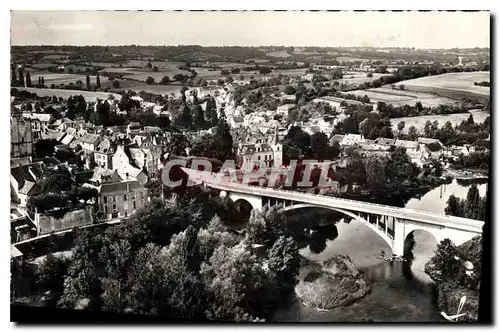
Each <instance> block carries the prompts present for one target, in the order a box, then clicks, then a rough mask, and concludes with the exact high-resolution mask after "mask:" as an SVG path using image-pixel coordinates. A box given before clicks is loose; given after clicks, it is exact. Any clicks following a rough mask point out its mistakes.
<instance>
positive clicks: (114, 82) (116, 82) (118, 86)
mask: <svg viewBox="0 0 500 332" xmlns="http://www.w3.org/2000/svg"><path fill="white" fill-rule="evenodd" d="M113 88H115V89H118V88H120V82H119V81H118V80H114V81H113Z"/></svg>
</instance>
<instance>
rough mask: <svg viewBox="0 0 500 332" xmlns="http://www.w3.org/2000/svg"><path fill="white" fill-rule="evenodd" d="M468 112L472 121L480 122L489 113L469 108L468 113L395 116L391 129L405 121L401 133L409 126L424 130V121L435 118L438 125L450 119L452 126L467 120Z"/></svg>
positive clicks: (406, 130)
mask: <svg viewBox="0 0 500 332" xmlns="http://www.w3.org/2000/svg"><path fill="white" fill-rule="evenodd" d="M469 114H472V115H473V117H474V122H476V123H482V122H483V121H484V120H485V119H486V118H487V117H488V116H489V115H490V114H489V113H488V112H484V111H480V110H471V111H469V113H457V114H444V115H423V116H414V117H404V118H395V119H391V125H392V129H393V130H397V129H398V123H400V122H401V121H404V122H405V128H404V129H403V134H407V133H408V128H410V127H411V126H415V127H416V128H417V130H419V131H422V130H424V127H425V123H426V122H427V121H431V122H434V121H435V120H437V121H438V122H439V127H442V126H444V124H445V123H446V122H447V121H450V122H451V123H452V124H453V126H455V125H459V124H460V123H461V122H462V121H464V120H467V119H468V117H469Z"/></svg>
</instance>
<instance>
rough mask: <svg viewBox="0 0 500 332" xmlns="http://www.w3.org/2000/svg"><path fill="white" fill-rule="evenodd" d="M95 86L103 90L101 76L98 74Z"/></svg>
mask: <svg viewBox="0 0 500 332" xmlns="http://www.w3.org/2000/svg"><path fill="white" fill-rule="evenodd" d="M95 84H96V86H97V88H98V89H100V88H101V79H100V78H99V74H97V76H96V78H95Z"/></svg>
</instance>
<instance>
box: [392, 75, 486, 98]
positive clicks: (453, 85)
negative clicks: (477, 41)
mask: <svg viewBox="0 0 500 332" xmlns="http://www.w3.org/2000/svg"><path fill="white" fill-rule="evenodd" d="M481 81H487V82H489V81H490V72H487V71H476V72H468V73H467V72H464V73H448V74H442V75H435V76H426V77H420V78H416V79H413V80H407V81H402V82H399V83H398V84H397V85H400V84H403V85H404V86H405V87H408V88H410V89H411V88H418V87H429V88H439V89H449V90H457V91H467V92H472V93H476V94H481V95H489V94H490V88H489V87H484V86H475V85H474V82H481Z"/></svg>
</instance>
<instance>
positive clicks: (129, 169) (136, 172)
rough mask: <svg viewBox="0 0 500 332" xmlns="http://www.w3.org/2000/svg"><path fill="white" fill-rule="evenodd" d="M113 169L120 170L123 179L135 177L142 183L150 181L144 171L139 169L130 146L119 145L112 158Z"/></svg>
mask: <svg viewBox="0 0 500 332" xmlns="http://www.w3.org/2000/svg"><path fill="white" fill-rule="evenodd" d="M112 165H113V169H114V170H117V171H118V174H119V175H120V177H122V178H123V179H130V178H132V179H135V180H137V181H139V182H140V183H141V184H145V183H146V182H147V181H148V177H147V175H146V174H145V172H144V171H142V170H141V169H139V168H138V167H137V165H136V164H135V162H134V159H133V157H132V155H131V154H130V149H129V147H128V146H123V145H118V146H117V148H116V152H115V154H114V155H113V158H112Z"/></svg>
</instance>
